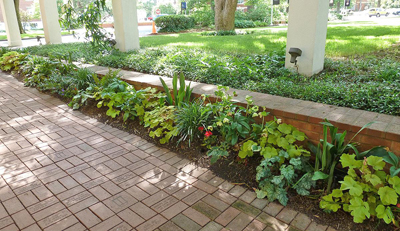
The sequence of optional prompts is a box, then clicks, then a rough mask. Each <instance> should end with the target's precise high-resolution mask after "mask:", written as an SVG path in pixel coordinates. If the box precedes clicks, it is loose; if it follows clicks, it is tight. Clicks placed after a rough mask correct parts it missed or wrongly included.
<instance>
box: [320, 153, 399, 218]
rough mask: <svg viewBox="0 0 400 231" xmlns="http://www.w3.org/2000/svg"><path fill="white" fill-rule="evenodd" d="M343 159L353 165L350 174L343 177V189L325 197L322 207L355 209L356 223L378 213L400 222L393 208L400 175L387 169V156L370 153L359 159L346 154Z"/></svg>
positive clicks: (397, 196)
mask: <svg viewBox="0 0 400 231" xmlns="http://www.w3.org/2000/svg"><path fill="white" fill-rule="evenodd" d="M340 162H341V163H342V166H343V167H348V168H349V169H348V171H347V176H345V177H344V180H343V181H340V184H341V186H340V189H334V190H333V191H332V193H331V194H329V195H326V196H324V197H322V200H321V202H320V207H321V208H322V209H324V210H327V211H333V212H337V211H338V210H339V209H340V208H342V209H343V210H344V211H346V212H349V213H351V215H352V216H353V217H354V222H356V223H362V222H363V221H364V220H365V219H367V218H370V217H372V216H376V217H377V218H380V219H383V220H384V221H385V223H387V224H389V223H393V224H395V225H397V226H398V221H396V220H395V217H394V215H393V211H394V210H395V205H397V203H398V198H399V195H400V178H399V177H398V176H388V175H387V174H386V173H385V172H384V171H383V169H384V167H385V165H386V164H385V162H384V160H383V158H381V157H377V156H369V157H367V158H366V159H365V160H356V155H349V154H343V155H342V157H341V158H340Z"/></svg>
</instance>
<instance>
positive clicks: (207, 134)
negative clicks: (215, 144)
mask: <svg viewBox="0 0 400 231" xmlns="http://www.w3.org/2000/svg"><path fill="white" fill-rule="evenodd" d="M204 135H205V136H206V137H210V136H212V132H210V131H206V134H204Z"/></svg>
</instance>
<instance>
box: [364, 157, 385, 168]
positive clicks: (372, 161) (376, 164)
mask: <svg viewBox="0 0 400 231" xmlns="http://www.w3.org/2000/svg"><path fill="white" fill-rule="evenodd" d="M367 163H368V165H370V166H372V167H373V168H374V169H375V170H382V169H383V168H384V167H385V161H383V158H382V157H378V156H370V157H368V158H367Z"/></svg>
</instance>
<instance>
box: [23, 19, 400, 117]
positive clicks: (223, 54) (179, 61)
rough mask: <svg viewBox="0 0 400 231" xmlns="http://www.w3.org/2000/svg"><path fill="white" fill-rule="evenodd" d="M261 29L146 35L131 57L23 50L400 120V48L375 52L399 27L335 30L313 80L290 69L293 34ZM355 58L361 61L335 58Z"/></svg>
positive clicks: (60, 47)
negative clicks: (289, 48) (223, 33)
mask: <svg viewBox="0 0 400 231" xmlns="http://www.w3.org/2000/svg"><path fill="white" fill-rule="evenodd" d="M254 30H255V32H254V33H253V34H249V35H239V36H223V37H219V36H217V37H209V36H207V37H206V36H201V35H200V33H181V34H169V35H158V36H149V37H143V38H140V43H141V47H142V49H139V50H135V51H130V52H120V51H117V50H113V51H112V52H109V53H103V52H99V50H97V49H95V48H94V47H92V46H91V45H90V44H89V43H73V44H71V43H69V44H56V45H44V46H33V47H28V48H24V49H23V51H24V52H29V53H31V54H36V55H41V56H54V55H56V56H59V55H63V56H67V55H71V57H72V59H73V60H75V61H80V62H86V63H94V64H97V65H100V66H108V67H114V68H122V69H126V70H135V71H139V72H143V73H150V74H157V75H163V76H172V75H173V74H174V73H179V72H180V73H183V74H184V76H185V78H186V79H187V80H193V81H197V82H204V83H209V84H215V85H224V86H229V87H233V88H236V89H242V90H249V91H255V92H262V93H268V94H272V95H279V96H284V97H290V98H296V99H302V100H309V101H314V102H320V103H326V104H330V105H337V106H343V107H351V108H355V109H361V110H369V111H374V112H379V113H386V114H391V115H400V81H399V70H400V62H399V58H398V57H400V56H399V54H400V51H399V46H393V49H385V50H382V51H381V52H376V51H378V50H381V49H384V48H389V47H391V45H392V44H395V43H399V41H400V30H398V28H396V27H393V26H371V25H370V26H353V25H348V24H347V25H343V26H338V25H334V26H330V27H329V28H328V40H327V46H326V53H327V56H328V57H327V58H326V59H325V65H324V70H323V71H322V72H321V73H319V74H317V75H314V76H312V77H304V76H301V75H298V74H295V73H291V72H289V71H288V70H287V69H285V68H284V64H285V56H284V53H285V52H284V49H285V46H286V44H285V42H286V28H283V27H279V28H277V27H274V28H273V29H271V28H257V29H254ZM151 47H156V48H157V49H152V48H151ZM83 51H84V52H83ZM271 51H274V52H275V53H273V54H271V53H270V52H271ZM371 52H372V53H371ZM350 55H357V56H354V57H348V58H346V57H345V58H333V57H343V56H350ZM62 58H65V57H62Z"/></svg>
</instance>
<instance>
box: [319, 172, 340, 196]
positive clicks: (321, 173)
mask: <svg viewBox="0 0 400 231" xmlns="http://www.w3.org/2000/svg"><path fill="white" fill-rule="evenodd" d="M328 177H329V175H328V174H325V173H323V172H321V171H316V172H314V175H313V177H312V179H313V180H325V179H327V178H328ZM339 191H340V190H339ZM340 192H341V191H340Z"/></svg>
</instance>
